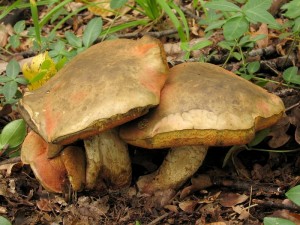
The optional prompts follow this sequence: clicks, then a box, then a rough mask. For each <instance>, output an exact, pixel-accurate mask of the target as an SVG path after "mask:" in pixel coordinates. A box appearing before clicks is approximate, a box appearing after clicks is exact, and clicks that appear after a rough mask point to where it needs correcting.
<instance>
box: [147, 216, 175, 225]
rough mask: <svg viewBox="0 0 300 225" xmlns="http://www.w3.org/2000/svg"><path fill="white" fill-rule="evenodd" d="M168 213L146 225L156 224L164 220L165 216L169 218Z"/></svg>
mask: <svg viewBox="0 0 300 225" xmlns="http://www.w3.org/2000/svg"><path fill="white" fill-rule="evenodd" d="M169 214H170V213H165V214H163V215H162V216H160V217H157V218H156V219H155V220H153V221H152V222H150V223H148V224H147V225H155V224H157V223H158V222H159V221H161V220H163V219H164V218H166V217H167V216H169Z"/></svg>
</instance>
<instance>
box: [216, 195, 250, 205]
mask: <svg viewBox="0 0 300 225" xmlns="http://www.w3.org/2000/svg"><path fill="white" fill-rule="evenodd" d="M248 198H249V197H248V196H247V195H240V194H238V193H222V194H221V195H220V196H219V203H220V204H221V205H222V206H224V207H233V206H235V205H237V204H240V203H243V202H245V201H246V200H247V199H248Z"/></svg>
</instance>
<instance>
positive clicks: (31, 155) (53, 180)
mask: <svg viewBox="0 0 300 225" xmlns="http://www.w3.org/2000/svg"><path fill="white" fill-rule="evenodd" d="M50 145H51V144H50ZM50 145H49V144H48V143H47V142H45V141H44V140H43V138H41V137H40V136H39V135H38V134H37V133H35V132H33V131H31V132H29V133H28V135H27V136H26V138H25V140H24V142H23V145H22V149H21V160H22V162H23V163H25V164H30V167H31V169H32V171H33V173H34V175H35V177H36V178H37V179H38V180H39V181H40V183H41V184H42V185H43V187H44V188H45V189H46V190H48V191H51V192H57V193H61V192H62V191H63V188H64V185H65V184H66V183H65V181H66V178H67V171H66V169H65V166H64V163H63V162H62V160H61V158H60V157H56V158H53V159H48V157H47V152H48V148H49V146H50Z"/></svg>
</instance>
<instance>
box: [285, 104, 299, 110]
mask: <svg viewBox="0 0 300 225" xmlns="http://www.w3.org/2000/svg"><path fill="white" fill-rule="evenodd" d="M299 105H300V102H298V103H296V104H294V105H291V106H290V107H288V108H286V109H285V111H286V112H287V111H289V110H291V109H293V108H296V107H298V106H299Z"/></svg>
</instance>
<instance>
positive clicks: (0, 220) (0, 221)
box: [0, 216, 11, 225]
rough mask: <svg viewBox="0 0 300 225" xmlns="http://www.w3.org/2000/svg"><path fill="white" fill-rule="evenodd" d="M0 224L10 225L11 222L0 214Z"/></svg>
mask: <svg viewBox="0 0 300 225" xmlns="http://www.w3.org/2000/svg"><path fill="white" fill-rule="evenodd" d="M0 224H1V225H11V222H10V221H9V220H8V219H6V218H5V217H3V216H0Z"/></svg>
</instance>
